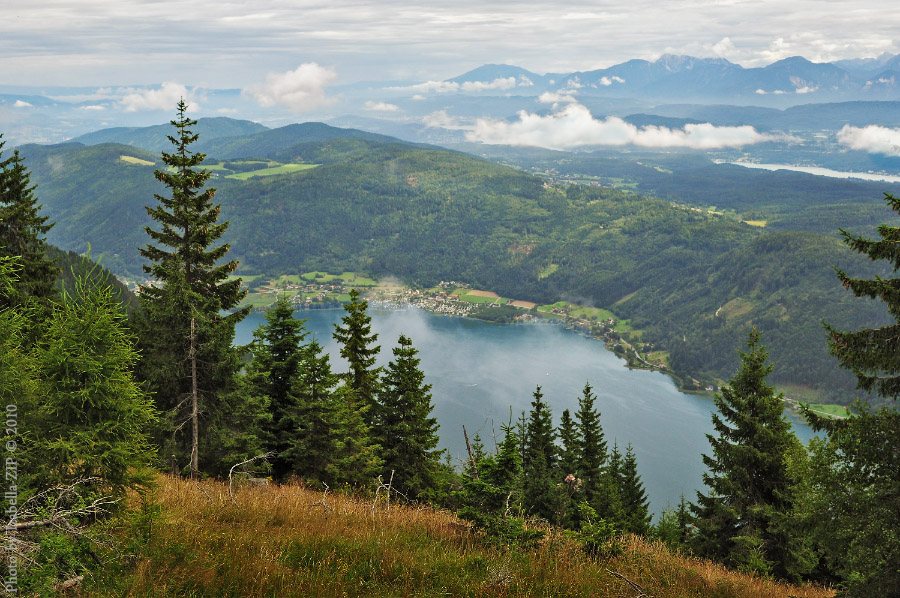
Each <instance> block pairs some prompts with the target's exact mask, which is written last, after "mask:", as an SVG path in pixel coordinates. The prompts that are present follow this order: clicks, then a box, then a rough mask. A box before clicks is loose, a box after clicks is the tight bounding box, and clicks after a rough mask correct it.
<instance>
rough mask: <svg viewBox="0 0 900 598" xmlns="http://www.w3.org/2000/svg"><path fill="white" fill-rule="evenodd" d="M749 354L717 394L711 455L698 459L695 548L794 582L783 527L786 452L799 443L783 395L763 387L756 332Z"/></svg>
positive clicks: (789, 499)
mask: <svg viewBox="0 0 900 598" xmlns="http://www.w3.org/2000/svg"><path fill="white" fill-rule="evenodd" d="M747 349H748V350H747V352H745V353H744V352H742V353H741V368H740V370H739V371H738V373H737V374H736V375H735V377H734V378H732V379H731V380H730V381H729V384H728V386H725V387H723V388H722V392H721V393H720V394H716V395H715V399H714V400H715V404H716V407H717V409H718V413H714V414H713V416H712V421H713V427H714V428H715V430H716V435H715V436H714V435H711V434H708V435H707V438H708V439H709V442H710V445H711V446H712V455H711V456H710V455H704V456H703V462H704V464H705V465H706V467H707V469H708V470H709V472H708V473H705V474H704V475H703V481H704V483H705V484H706V486H707V487H708V488H709V492H708V493H706V494H704V493H702V492H698V493H697V504H696V505H692V507H691V508H692V510H693V512H694V515H695V523H696V525H697V529H698V534H697V538H696V550H697V552H698V553H700V554H701V555H702V556H705V557H708V558H712V559H715V560H719V561H722V562H724V563H725V564H727V565H730V566H733V567H736V568H738V569H741V570H746V571H753V572H757V573H764V574H774V575H775V576H777V577H781V578H787V577H793V576H795V575H796V572H797V567H798V563H797V562H796V561H797V556H796V554H794V552H793V550H792V545H793V543H792V541H791V538H790V535H789V534H788V533H786V528H785V525H786V521H787V519H788V518H789V517H790V514H791V511H792V508H793V502H794V499H793V487H794V480H793V479H792V477H791V475H790V473H789V469H788V463H787V459H786V455H787V453H788V451H789V450H790V449H791V448H792V447H793V446H794V445H795V444H796V442H797V439H796V437H795V436H794V434H793V433H792V432H791V424H790V422H788V421H787V420H786V419H785V416H784V401H783V397H782V395H781V394H776V393H775V390H774V388H772V387H771V386H770V385H769V384H767V383H766V376H768V374H769V373H770V372H771V371H772V365H771V364H766V361H767V359H768V353H767V351H766V349H765V347H763V346H762V345H760V344H759V332H757V331H756V329H754V330H752V331H751V332H750V334H749V336H748V340H747Z"/></svg>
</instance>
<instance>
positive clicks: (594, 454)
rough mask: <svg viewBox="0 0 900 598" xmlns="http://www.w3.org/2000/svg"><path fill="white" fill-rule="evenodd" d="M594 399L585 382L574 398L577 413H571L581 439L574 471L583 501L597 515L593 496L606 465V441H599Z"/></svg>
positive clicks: (601, 435) (600, 432) (595, 493)
mask: <svg viewBox="0 0 900 598" xmlns="http://www.w3.org/2000/svg"><path fill="white" fill-rule="evenodd" d="M596 400H597V397H596V396H595V395H594V392H593V389H592V388H591V385H590V383H588V382H585V384H584V389H583V390H582V391H581V396H580V397H579V398H578V411H577V412H576V413H575V421H576V425H577V427H578V435H579V436H580V438H581V447H580V448H581V450H580V452H579V455H578V466H577V468H576V469H577V470H578V475H579V476H580V477H581V479H582V483H583V492H584V497H585V500H586V501H587V502H588V504H590V505H591V507H593V508H594V510H595V511H597V512H598V513H600V512H601V510H600V509H599V508H598V507H599V505H598V504H597V497H598V495H599V494H600V490H601V488H600V486H601V479H602V476H603V468H604V466H605V464H606V440H604V438H603V426H602V425H601V424H600V412H599V411H597V409H596V408H595V407H594V403H595V402H596Z"/></svg>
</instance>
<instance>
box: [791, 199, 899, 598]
mask: <svg viewBox="0 0 900 598" xmlns="http://www.w3.org/2000/svg"><path fill="white" fill-rule="evenodd" d="M885 200H886V202H887V203H888V205H889V206H890V207H891V209H892V210H894V212H897V213H900V198H898V197H895V196H893V195H890V194H887V193H885ZM878 233H879V236H880V238H879V239H866V238H862V237H858V236H854V235H851V234H850V233H848V232H847V231H844V230H841V234H842V235H843V237H844V241H845V243H846V244H847V245H849V246H850V247H851V248H852V249H854V250H856V251H857V252H859V253H861V254H864V255H866V256H868V257H869V258H870V259H871V260H873V261H875V260H886V261H887V264H888V266H889V267H890V269H891V271H892V272H894V273H896V272H897V270H898V269H900V251H898V240H900V227H897V226H889V225H887V224H883V225H881V226H879V227H878ZM838 278H839V279H840V281H841V282H842V283H843V285H844V287H846V288H847V289H849V290H850V291H852V292H853V293H854V294H856V296H857V297H868V298H870V299H880V300H881V301H883V302H884V303H885V306H886V307H887V310H888V312H889V313H890V314H891V316H893V318H894V320H895V321H894V322H893V323H892V324H889V325H887V326H883V327H880V328H863V329H860V330H857V331H852V332H846V331H838V330H835V329H834V328H831V327H826V328H827V331H828V334H829V346H830V349H831V352H832V353H833V354H834V355H835V356H836V357H837V358H838V360H839V362H840V365H841V367H844V368H846V369H849V370H850V371H852V372H853V374H854V375H855V376H856V379H857V386H858V387H859V388H860V389H862V390H865V391H867V392H874V393H877V394H878V395H880V396H881V397H884V398H886V399H888V400H893V401H895V404H894V405H893V406H892V407H893V408H891V407H882V408H881V409H879V410H877V411H875V410H872V409H870V408H869V407H868V406H866V405H865V404H862V403H860V404H858V405H857V411H858V413H857V416H856V417H852V418H848V419H845V420H827V419H822V418H820V417H817V416H816V415H815V414H814V413H811V412H807V417H808V418H809V419H810V421H811V423H812V424H813V427H814V428H816V429H819V430H825V431H826V432H827V439H826V441H825V442H824V443H822V444H820V445H818V447H817V449H816V450H814V452H813V453H814V454H813V459H812V461H813V463H814V464H815V466H814V471H815V472H816V476H815V478H816V486H817V490H818V496H817V497H816V500H817V504H816V505H815V508H814V509H813V521H814V522H815V523H816V528H817V530H816V531H817V534H816V535H817V538H818V540H819V542H820V543H821V544H822V546H823V547H824V551H825V557H826V560H827V562H828V564H829V565H830V567H831V569H832V570H833V571H835V572H836V573H837V574H838V575H840V576H841V577H843V578H844V580H845V581H844V585H845V589H844V591H843V592H842V593H841V595H842V596H852V597H866V596H897V595H900V516H898V514H900V415H898V413H897V410H896V400H897V398H898V397H900V359H898V355H900V352H898V342H897V339H898V338H900V278H898V277H896V276H894V277H885V278H881V277H876V278H875V279H858V278H852V277H850V276H849V275H848V274H846V273H845V272H843V271H840V270H839V271H838Z"/></svg>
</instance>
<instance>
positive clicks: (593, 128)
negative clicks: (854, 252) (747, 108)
mask: <svg viewBox="0 0 900 598" xmlns="http://www.w3.org/2000/svg"><path fill="white" fill-rule="evenodd" d="M466 138H467V139H468V140H469V141H481V142H483V143H491V144H504V145H528V146H539V147H546V148H550V149H571V148H576V147H582V146H589V145H614V146H621V145H639V146H643V147H688V148H695V149H716V148H723V147H740V146H743V145H750V144H753V143H760V142H763V141H770V140H772V139H775V137H772V136H770V135H766V134H763V133H759V132H758V131H756V129H754V128H753V127H751V126H748V125H744V126H739V127H716V126H713V125H711V124H709V123H704V124H687V125H685V127H684V128H683V129H669V128H666V127H655V126H648V127H642V128H638V127H636V126H634V125H632V124H629V123H627V122H625V121H624V120H622V119H620V118H616V117H609V118H606V119H605V120H598V119H595V118H594V117H593V116H592V115H591V113H590V111H589V110H588V109H587V108H585V107H584V106H582V105H581V104H579V103H577V102H572V103H569V104H568V105H566V106H564V107H562V108H560V109H559V110H557V111H556V112H554V113H553V114H550V115H547V116H540V115H537V114H531V113H528V112H526V111H524V110H523V111H521V112H519V120H518V121H515V122H508V121H502V120H493V119H486V118H481V119H478V120H477V121H476V122H475V127H474V129H473V130H472V131H470V132H469V133H467V134H466Z"/></svg>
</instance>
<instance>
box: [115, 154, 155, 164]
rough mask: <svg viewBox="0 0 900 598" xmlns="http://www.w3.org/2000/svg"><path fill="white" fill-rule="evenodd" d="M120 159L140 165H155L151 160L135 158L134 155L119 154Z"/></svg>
mask: <svg viewBox="0 0 900 598" xmlns="http://www.w3.org/2000/svg"><path fill="white" fill-rule="evenodd" d="M119 160H121V161H122V162H128V163H129V164H138V165H140V166H153V162H151V161H150V160H142V159H140V158H135V157H134V156H125V155H122V156H119Z"/></svg>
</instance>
